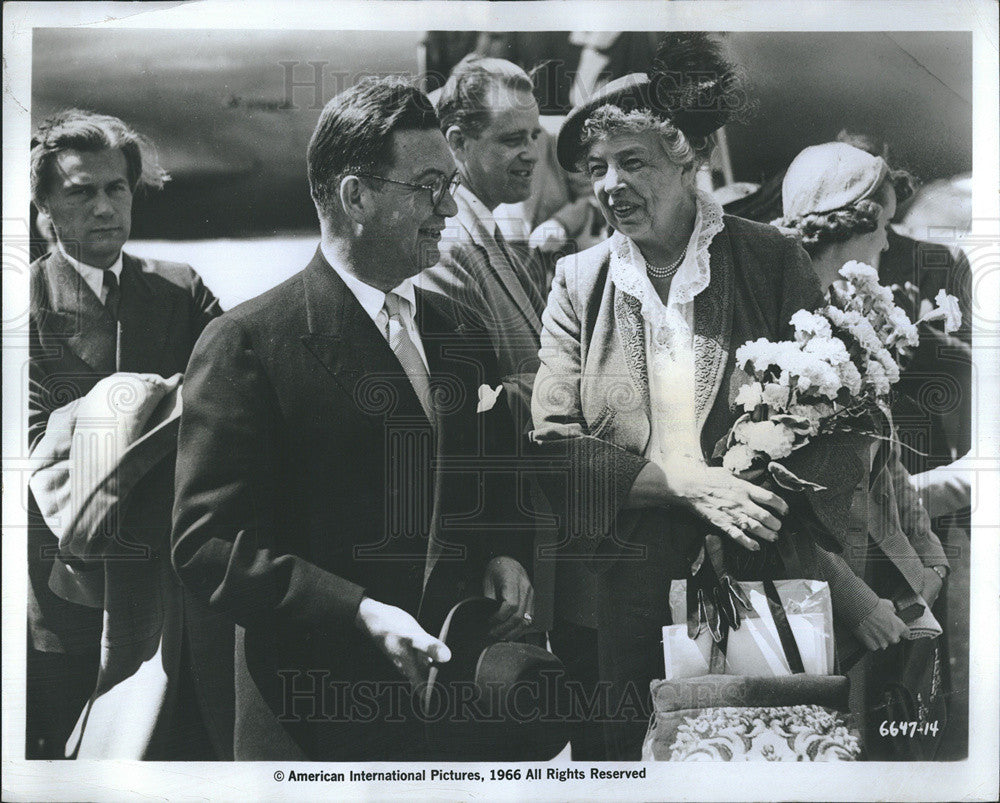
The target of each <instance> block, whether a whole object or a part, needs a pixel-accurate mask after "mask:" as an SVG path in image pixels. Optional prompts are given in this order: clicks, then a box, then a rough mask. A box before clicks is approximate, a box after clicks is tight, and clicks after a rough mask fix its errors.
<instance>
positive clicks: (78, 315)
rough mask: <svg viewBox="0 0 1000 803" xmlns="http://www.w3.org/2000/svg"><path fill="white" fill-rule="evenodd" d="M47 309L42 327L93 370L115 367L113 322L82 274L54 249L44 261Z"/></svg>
mask: <svg viewBox="0 0 1000 803" xmlns="http://www.w3.org/2000/svg"><path fill="white" fill-rule="evenodd" d="M45 278H46V283H47V286H48V287H47V289H48V295H49V302H50V304H51V310H48V311H46V312H45V315H44V317H45V322H44V331H45V333H46V334H48V335H49V336H51V337H53V338H55V339H58V340H60V341H61V342H64V343H66V345H67V346H68V347H69V349H70V350H71V351H72V352H73V353H74V354H75V355H76V356H77V357H78V358H79V359H81V360H83V362H85V363H86V364H87V365H88V366H89V367H90V368H91V369H92V370H93V371H95V372H97V373H102V374H104V373H109V372H113V371H114V370H115V356H116V355H115V351H116V343H115V337H114V335H113V334H112V333H113V332H114V330H115V327H114V322H113V321H112V320H111V316H110V315H109V314H108V312H107V310H106V309H105V308H104V305H103V304H102V303H101V300H100V299H99V298H98V297H97V296H96V295H94V292H93V290H91V289H90V287H89V285H88V284H87V283H86V282H85V281H84V280H83V277H82V276H81V275H80V274H79V273H78V272H77V271H76V269H75V268H74V267H73V266H72V265H71V264H70V263H69V262H68V261H67V260H66V258H65V257H63V255H62V253H61V252H60V251H59V249H55V250H54V251H53V252H52V254H51V255H50V256H49V258H48V260H47V261H46V262H45Z"/></svg>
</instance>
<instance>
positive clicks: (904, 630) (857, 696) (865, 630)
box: [775, 142, 948, 757]
mask: <svg viewBox="0 0 1000 803" xmlns="http://www.w3.org/2000/svg"><path fill="white" fill-rule="evenodd" d="M911 192H912V184H911V179H910V177H909V175H908V174H906V173H904V172H902V171H893V170H890V169H889V166H888V165H887V164H886V162H885V160H884V159H882V158H881V157H879V156H873V155H871V154H869V153H866V152H865V151H862V150H860V149H858V148H855V147H853V146H851V145H847V144H845V143H842V142H829V143H826V144H823V145H815V146H812V147H809V148H806V149H805V150H804V151H802V153H800V154H799V155H798V156H796V157H795V159H794V160H793V161H792V164H791V165H790V166H789V168H788V172H787V173H786V174H785V178H784V182H783V184H782V211H783V212H784V217H782V218H781V219H780V220H777V221H775V223H776V224H777V225H779V226H783V227H786V228H789V229H792V230H793V231H794V232H795V233H796V234H797V235H798V236H799V237H800V238H801V241H802V243H803V246H804V247H805V249H806V250H807V251H808V252H809V254H810V256H811V257H812V264H813V268H814V270H815V271H816V274H817V275H818V277H819V280H820V284H821V286H822V287H823V289H827V288H829V287H830V286H831V285H833V284H835V283H836V282H837V281H839V280H840V276H839V273H838V271H839V270H840V268H841V267H842V266H843V265H844V263H846V262H850V261H851V260H857V261H859V262H864V263H865V264H868V265H871V266H873V267H876V268H877V267H878V264H879V257H880V255H881V254H882V252H884V251H885V250H887V249H888V247H889V245H888V240H887V237H886V231H887V228H888V225H889V221H890V220H891V219H892V217H893V215H894V214H895V212H896V203H897V200H899V201H904V200H906V198H907V197H908V196H909V194H910V193H911ZM886 413H887V416H886V419H885V421H884V424H883V428H884V430H885V432H884V434H885V435H886V436H890V437H889V438H888V440H886V441H883V442H882V444H883V445H881V447H880V449H881V451H879V443H875V444H873V445H872V447H871V451H870V455H869V457H870V459H869V463H868V466H866V469H867V471H866V474H865V476H864V477H863V478H862V481H861V482H860V483H859V486H858V489H857V490H856V491H855V495H854V498H853V501H852V504H851V510H850V514H849V515H850V520H851V521H850V527H849V528H848V529H849V533H850V534H849V538H850V539H852V540H851V543H849V544H848V545H846V546H847V548H845V549H844V550H843V551H842V552H841V553H839V554H832V553H829V552H823V551H819V552H817V558H818V561H819V569H820V574H821V576H823V577H825V578H826V579H827V580H828V581H829V583H830V592H831V595H832V597H833V612H834V624H835V627H836V629H837V654H838V658H839V661H840V665H841V667H842V668H846V667H848V666H850V665H851V664H853V663H855V662H856V661H857V660H858V659H859V658H862V659H864V660H863V661H862V663H861V664H860V665H858V666H857V668H856V669H855V671H854V672H852V696H853V697H854V702H853V703H852V708H854V709H855V710H856V711H857V713H859V714H861V713H863V712H864V711H865V710H866V709H867V708H868V707H869V706H870V705H871V704H872V701H867V702H866V701H865V700H864V699H863V698H864V696H865V694H866V688H865V687H866V686H867V685H868V683H867V680H868V678H869V676H870V672H869V671H868V670H869V669H870V659H869V657H868V655H869V654H870V653H871V652H873V651H877V650H882V649H885V648H886V647H888V646H889V645H890V644H895V643H898V642H899V641H900V640H901V639H903V638H906V637H908V636H910V635H911V633H910V627H909V626H908V625H907V623H906V622H904V621H903V619H902V618H901V617H900V615H899V613H898V612H897V608H898V607H900V605H899V603H901V602H902V601H903V600H904V599H905V598H906V597H908V596H909V593H908V592H913V594H916V595H918V597H919V600H918V601H920V602H924V603H926V605H927V606H933V605H934V603H935V601H936V599H937V597H938V595H939V593H940V591H941V586H942V583H943V581H944V578H945V577H946V576H947V573H948V561H947V559H946V558H945V555H944V550H943V549H942V547H941V543H940V541H939V540H938V538H937V536H936V535H935V534H934V532H933V531H932V530H931V526H930V518H929V517H928V515H927V513H926V512H925V510H924V508H923V506H922V505H921V504H920V502H919V500H918V496H917V494H916V493H915V491H914V489H913V487H912V484H911V482H910V477H909V475H908V474H907V472H906V469H905V468H903V465H902V463H901V462H900V458H899V444H898V440H897V438H896V437H894V435H895V432H894V430H893V427H892V422H891V420H890V418H889V417H888V411H886ZM910 621H911V623H912V622H913V620H912V619H911V620H910ZM866 651H867V652H866ZM879 674H880V675H885V669H884V668H882V669H880V670H879ZM882 679H883V680H886V679H887V678H885V677H883V678H882ZM873 757H875V756H873Z"/></svg>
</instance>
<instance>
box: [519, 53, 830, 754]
mask: <svg viewBox="0 0 1000 803" xmlns="http://www.w3.org/2000/svg"><path fill="white" fill-rule="evenodd" d="M706 76H713V77H712V78H711V80H707V79H706ZM744 102H745V98H744V96H743V95H742V93H741V91H740V88H739V85H738V82H737V78H736V75H735V73H734V70H733V69H732V68H731V66H730V65H729V64H727V63H725V61H724V60H723V59H722V58H721V56H720V54H719V52H718V49H717V46H715V45H714V44H713V43H712V42H711V40H709V39H708V38H707V37H705V36H704V35H690V34H689V35H683V36H674V37H669V38H668V39H666V40H665V41H664V43H663V45H662V46H661V49H660V51H659V53H658V58H657V62H656V63H655V65H654V69H653V70H652V71H651V72H650V74H649V75H648V76H647V75H642V74H632V75H628V76H626V77H624V78H621V79H619V80H616V81H612V82H611V83H610V84H608V85H607V86H606V87H605V88H604V89H603V90H601V91H600V92H599V93H598V94H597V95H596V96H595V97H594V98H593V99H592V100H590V102H588V103H586V104H584V105H582V106H579V107H577V108H575V109H573V111H572V112H571V113H570V115H569V116H568V117H567V119H566V121H565V123H564V124H563V127H562V130H561V131H560V134H559V140H558V154H559V159H560V163H561V164H562V165H563V166H564V167H565V168H567V169H570V170H585V171H586V172H587V174H588V175H589V176H590V180H591V183H592V185H593V190H594V194H595V196H596V198H597V202H598V204H599V206H600V208H601V210H602V212H603V214H604V216H605V217H606V218H607V221H608V223H609V224H610V225H611V226H612V227H613V228H614V230H615V232H614V234H613V235H612V236H611V237H610V238H609V239H607V240H605V241H604V242H602V243H600V244H599V245H597V246H595V247H593V248H591V249H589V250H587V251H583V252H581V253H579V254H576V255H573V256H569V257H566V258H565V259H562V260H560V262H559V263H558V265H557V268H556V276H555V280H554V282H553V286H552V291H551V294H550V296H549V300H548V306H547V308H546V311H545V314H544V316H543V331H542V338H541V340H542V347H541V351H540V358H541V367H540V370H539V372H538V375H537V378H536V382H535V386H534V393H533V398H532V414H533V419H534V425H535V430H534V433H533V438H534V440H535V442H536V443H538V444H540V446H541V449H542V451H543V453H548V454H549V455H550V456H553V457H557V458H561V459H562V460H563V462H562V470H561V471H560V470H551V471H549V472H548V473H547V474H546V475H545V476H543V477H542V480H541V481H542V483H543V487H544V488H545V490H546V493H547V494H548V495H549V497H550V499H551V501H552V503H553V505H554V506H555V509H556V510H557V511H560V512H562V513H563V514H564V517H563V522H564V524H565V534H564V543H563V545H562V549H563V554H564V555H565V556H566V558H565V560H561V561H559V562H558V563H557V566H558V569H557V574H558V577H557V586H556V588H557V592H556V593H557V597H558V596H559V595H563V594H564V593H565V590H566V589H568V590H569V591H570V592H571V593H573V594H574V597H575V600H576V602H577V604H578V605H581V606H586V605H587V604H588V603H591V602H592V603H593V604H594V605H595V607H596V622H597V629H598V653H599V670H600V677H601V679H602V681H604V682H605V683H607V684H608V686H607V687H608V688H609V689H610V692H611V694H610V699H609V700H608V702H609V703H610V710H609V711H608V712H606V720H608V721H610V722H611V724H610V725H607V726H606V727H605V738H606V741H607V747H608V752H609V758H611V759H619V760H621V759H638V758H639V755H640V750H641V743H642V738H643V734H644V733H645V728H646V724H647V719H648V706H649V702H648V698H649V682H650V681H651V680H653V679H654V678H658V677H662V676H663V660H662V648H661V646H660V641H661V627H662V626H663V625H665V624H669V623H670V615H669V610H668V604H667V599H668V590H669V585H670V580H671V578H675V577H683V576H685V575H686V573H687V572H688V571H689V569H690V564H691V560H692V559H693V558H694V557H695V556H696V554H697V552H698V550H699V548H700V546H701V543H702V542H703V539H704V535H705V533H706V532H707V531H708V530H710V529H711V530H715V531H719V532H722V533H724V534H725V535H727V536H729V537H730V538H732V539H734V540H735V541H737V542H738V543H740V544H742V545H743V546H744V547H746V548H748V549H759V548H760V547H759V541H760V540H761V539H762V540H765V541H771V540H774V539H776V538H777V537H778V531H779V529H780V527H781V522H780V519H781V516H782V515H783V514H784V513H785V512H786V510H787V508H786V505H785V503H784V502H783V501H782V500H781V499H780V498H778V497H777V496H775V495H773V494H771V493H769V492H768V491H766V490H764V489H762V488H759V487H757V486H754V485H752V484H750V483H747V482H744V481H743V480H741V479H738V478H736V477H734V476H733V475H731V474H730V473H729V472H728V471H726V470H725V469H723V468H721V467H710V466H709V465H708V460H707V458H708V455H710V454H711V452H712V448H713V446H714V444H715V442H716V441H717V440H718V439H719V438H720V437H721V436H722V435H724V434H725V433H726V431H727V430H728V428H729V427H730V426H731V425H732V423H733V422H734V420H735V418H736V415H735V414H734V412H733V406H732V403H733V400H734V398H735V394H736V393H737V391H738V390H739V387H740V385H741V384H742V383H743V382H744V381H745V380H746V377H745V375H744V374H742V373H741V372H740V371H738V370H736V369H735V368H734V364H733V363H734V360H733V352H734V351H735V349H736V348H737V347H738V346H740V345H741V344H743V343H745V342H746V341H747V340H753V339H756V338H758V337H766V338H773V339H781V338H784V337H785V336H786V335H787V334H788V332H789V324H788V322H789V319H790V318H791V316H792V314H793V313H794V312H795V311H796V310H798V309H800V308H802V307H806V308H813V307H815V306H816V305H817V304H818V303H819V302H820V299H821V294H820V290H819V285H818V284H817V281H816V276H815V274H814V273H813V271H812V268H811V267H810V265H809V260H808V257H807V255H806V253H805V252H804V251H803V250H802V249H801V248H800V247H799V246H798V245H797V244H796V243H795V242H794V241H792V240H791V239H789V238H787V237H786V236H783V235H782V234H781V233H779V232H778V231H777V230H776V229H774V228H772V227H770V226H765V225H761V224H757V223H751V222H749V221H746V220H741V219H739V218H733V217H728V216H725V215H723V213H722V209H721V207H720V206H719V205H718V203H716V202H715V201H714V200H713V199H712V197H711V196H710V195H708V194H706V193H704V192H701V191H699V190H698V189H697V188H696V182H695V175H696V173H697V171H698V168H699V167H700V166H701V165H702V164H704V163H705V161H706V159H707V158H708V156H709V153H710V150H711V144H712V138H711V134H712V133H713V132H714V131H715V130H716V129H718V128H719V127H720V126H721V125H723V124H724V123H725V122H726V121H727V119H729V118H730V116H731V115H732V113H733V112H734V110H735V109H737V108H738V107H739V106H740V105H741V104H742V103H744ZM588 573H589V577H588ZM594 573H596V582H595V580H594V579H593V577H594ZM588 587H592V588H593V598H592V599H588V596H589V595H588V594H586V593H582V591H581V590H582V589H585V588H588ZM559 604H560V603H559V600H558V599H557V603H556V605H557V610H558V608H559Z"/></svg>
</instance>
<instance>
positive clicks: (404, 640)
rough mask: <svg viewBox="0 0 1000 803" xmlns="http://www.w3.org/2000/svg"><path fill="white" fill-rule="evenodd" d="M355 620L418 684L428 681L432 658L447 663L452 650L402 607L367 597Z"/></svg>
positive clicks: (409, 677)
mask: <svg viewBox="0 0 1000 803" xmlns="http://www.w3.org/2000/svg"><path fill="white" fill-rule="evenodd" d="M355 624H356V625H357V626H358V627H359V628H360V629H361V632H362V633H365V634H366V635H367V636H369V637H370V638H371V639H372V640H373V641H374V642H375V643H376V644H377V645H378V647H379V649H380V650H382V652H384V653H385V655H386V657H387V658H388V659H389V660H390V661H392V663H393V665H394V666H395V667H396V669H398V670H399V672H400V674H402V675H403V676H404V677H405V678H407V680H409V681H410V682H411V683H412V684H413V685H414V686H419V685H420V684H421V683H424V682H426V680H427V672H428V670H429V668H430V665H431V663H432V662H436V663H445V662H446V661H448V660H450V659H451V650H449V649H448V647H447V645H445V643H444V642H443V641H439V640H438V639H436V638H434V636H432V635H431V634H430V633H427V632H426V631H424V629H423V628H422V627H421V626H420V625H419V624H417V620H416V619H414V618H413V617H412V616H410V614H408V613H407V612H406V611H404V610H403V609H402V608H397V607H395V606H393V605H386V604H385V603H382V602H378V601H376V600H373V599H371V598H370V597H365V598H364V599H363V600H361V605H359V606H358V615H357V618H356V619H355Z"/></svg>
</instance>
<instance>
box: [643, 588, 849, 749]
mask: <svg viewBox="0 0 1000 803" xmlns="http://www.w3.org/2000/svg"><path fill="white" fill-rule="evenodd" d="M689 585H690V584H689ZM762 585H763V590H764V594H765V596H766V599H767V605H768V608H769V611H770V613H771V616H772V617H773V620H774V624H775V628H776V631H777V637H778V643H779V645H780V649H781V652H782V653H783V656H784V660H785V662H786V663H787V667H788V669H789V671H790V674H782V675H777V676H771V675H753V676H744V675H737V674H727V673H726V668H727V666H726V663H727V662H726V651H727V646H728V641H729V634H730V627H728V626H725V625H724V624H723V626H721V627H720V626H719V625H720V620H719V619H716V621H715V627H713V628H712V635H713V638H712V644H711V657H710V660H709V673H708V674H707V675H702V676H699V677H691V678H679V679H674V680H654V681H653V682H652V683H651V684H650V693H651V694H652V698H653V714H652V716H651V718H650V725H649V730H648V732H647V734H646V739H645V741H644V743H643V750H642V757H643V760H646V761H706V760H707V761H853V760H857V759H858V758H859V757H860V755H861V743H860V739H859V737H858V734H857V732H856V729H855V728H854V727H853V725H852V723H851V718H850V716H849V714H848V713H847V711H848V693H849V689H850V684H849V681H848V679H847V678H846V677H844V676H842V675H807V674H806V673H805V667H804V665H803V660H802V654H801V652H800V650H799V648H798V645H797V643H796V640H795V635H794V633H793V632H792V628H791V626H790V624H789V621H788V616H787V614H786V611H785V609H784V606H783V605H782V601H781V598H780V596H779V594H778V590H777V588H776V587H775V584H774V582H773V581H772V580H770V579H765V580H764V581H763V584H762ZM737 588H738V586H737ZM736 594H737V598H738V597H739V595H740V594H742V591H741V590H739V591H736ZM744 607H748V606H746V605H745V604H744ZM738 628H739V622H738V621H736V622H735V623H734V629H738ZM717 631H718V636H717V637H716V632H717Z"/></svg>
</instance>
